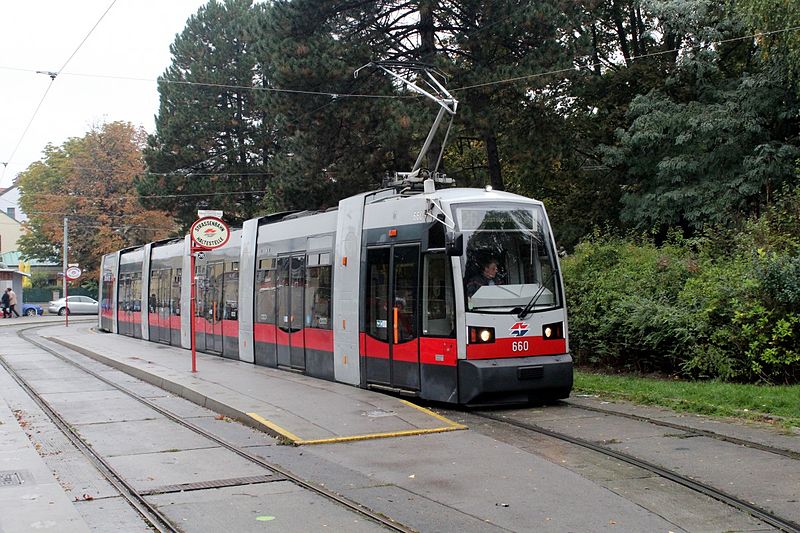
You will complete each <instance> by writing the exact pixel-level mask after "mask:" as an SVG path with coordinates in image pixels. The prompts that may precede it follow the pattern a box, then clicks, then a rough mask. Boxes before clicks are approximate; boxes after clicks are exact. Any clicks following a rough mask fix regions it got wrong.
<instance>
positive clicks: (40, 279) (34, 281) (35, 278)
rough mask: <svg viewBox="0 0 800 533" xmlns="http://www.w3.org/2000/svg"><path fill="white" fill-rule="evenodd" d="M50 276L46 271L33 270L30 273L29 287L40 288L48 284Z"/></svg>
mask: <svg viewBox="0 0 800 533" xmlns="http://www.w3.org/2000/svg"><path fill="white" fill-rule="evenodd" d="M50 278H51V276H50V275H48V274H47V273H46V272H34V273H32V274H31V287H33V288H34V289H42V288H46V287H49V286H50Z"/></svg>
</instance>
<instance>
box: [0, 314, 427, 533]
mask: <svg viewBox="0 0 800 533" xmlns="http://www.w3.org/2000/svg"><path fill="white" fill-rule="evenodd" d="M40 327H43V326H33V327H28V328H23V329H20V330H18V332H17V334H18V336H19V337H21V338H22V339H24V340H25V341H26V342H28V343H30V344H31V345H33V346H35V347H36V348H38V349H39V350H42V351H44V352H46V353H47V354H49V355H51V356H53V357H54V358H56V359H57V360H58V361H61V362H63V363H65V364H67V365H69V366H70V367H71V368H74V369H77V370H79V371H80V372H81V373H83V374H85V375H86V376H91V378H93V379H95V380H98V381H100V382H102V383H103V384H104V385H106V386H110V387H112V388H113V390H115V391H119V392H121V393H122V394H124V395H126V396H127V397H129V398H132V399H134V400H136V401H137V402H139V403H141V404H143V405H144V406H146V407H147V408H148V409H150V410H152V412H153V417H163V418H165V419H167V420H169V422H170V423H172V424H174V425H176V426H180V427H181V428H185V429H187V430H189V431H191V432H193V433H194V434H195V435H198V436H200V437H202V439H206V440H207V441H208V442H209V446H214V447H220V448H222V449H224V450H227V451H228V452H230V453H231V454H235V455H236V456H237V457H239V458H241V459H243V460H245V461H247V462H249V463H251V464H252V465H256V466H257V467H258V468H260V469H263V475H260V476H259V475H256V476H248V477H246V478H244V477H242V478H239V479H237V478H233V479H227V480H215V481H214V482H212V483H202V482H201V483H194V484H181V485H174V486H164V487H160V488H159V489H158V490H142V489H137V488H136V487H135V486H134V484H133V483H130V482H128V481H126V479H125V476H124V475H123V474H121V473H120V472H119V471H117V469H115V468H114V467H113V466H112V464H111V463H110V462H109V461H108V460H107V458H106V457H104V456H103V455H102V454H100V453H99V452H98V451H97V450H96V449H95V447H94V446H92V444H91V442H88V441H87V440H86V439H85V438H84V437H83V436H82V435H81V434H80V432H79V431H78V430H77V429H76V427H75V424H73V423H71V422H70V421H69V420H68V419H67V418H65V417H64V416H62V414H60V413H59V412H58V409H57V408H56V407H54V406H53V405H51V404H50V402H48V401H47V400H46V399H45V398H44V397H43V396H44V395H42V394H40V393H39V392H37V390H36V388H35V386H32V385H31V384H30V383H29V382H28V380H26V379H25V378H24V377H23V376H22V375H21V373H20V372H18V371H17V370H16V369H15V368H14V366H13V364H10V363H9V362H8V361H6V360H5V358H4V357H3V356H0V366H2V367H3V368H4V369H5V370H6V372H8V374H9V375H10V376H11V377H12V378H13V379H14V381H16V383H17V384H18V385H19V386H20V387H21V388H22V389H23V390H24V391H25V392H26V393H27V394H28V395H29V396H30V398H31V399H32V400H33V401H34V402H35V403H36V405H37V406H38V407H39V408H40V409H42V411H44V413H45V414H46V415H47V417H48V418H49V419H50V420H51V421H52V422H53V424H55V426H56V427H57V428H58V430H59V431H60V432H62V433H63V434H64V435H65V436H66V437H67V439H68V440H69V441H70V442H71V443H72V444H73V445H74V446H75V448H77V449H78V450H79V451H80V452H81V454H83V455H84V456H85V457H86V458H87V459H88V460H89V461H90V462H91V463H92V464H93V465H94V466H95V467H96V468H97V470H98V471H99V472H100V473H101V474H102V475H103V477H105V479H107V480H108V481H109V483H111V485H112V486H113V487H114V488H115V489H116V490H117V491H118V493H119V494H120V495H121V496H122V497H123V498H125V500H126V501H127V502H128V503H129V504H130V505H131V507H133V508H134V509H135V510H136V512H137V513H138V514H139V515H140V516H141V517H142V519H143V520H144V521H145V522H146V523H147V524H148V527H151V528H153V529H154V530H156V531H159V532H173V531H176V532H177V531H186V529H185V526H183V525H181V526H180V527H179V526H178V525H176V524H175V523H173V521H171V520H170V519H169V518H168V517H167V516H165V514H164V513H162V512H161V511H160V510H159V509H158V507H157V506H155V505H153V504H152V503H151V502H150V501H148V497H151V496H154V495H158V494H165V493H169V492H183V491H189V490H203V489H208V488H219V487H235V486H238V485H242V486H244V485H252V484H254V483H272V482H276V481H288V482H291V483H293V484H294V485H296V486H298V487H300V488H301V489H303V490H305V491H308V492H310V493H313V494H314V495H316V496H318V497H320V498H323V499H324V500H326V501H328V502H330V503H331V504H333V505H335V506H338V507H340V508H342V509H345V510H347V511H348V512H350V513H353V514H354V515H356V516H358V517H361V518H362V519H366V521H368V522H369V523H372V524H373V526H374V527H372V528H369V529H376V528H377V529H385V530H390V531H397V532H404V533H411V532H413V531H414V530H413V529H411V528H409V527H406V526H405V525H403V524H400V523H398V522H396V521H394V520H392V519H391V518H389V517H386V516H384V515H382V514H380V513H376V512H373V511H372V510H370V509H369V508H367V507H365V506H363V505H361V504H359V503H358V502H355V501H352V500H350V499H348V498H346V497H344V496H342V495H340V494H337V493H335V492H333V491H331V490H329V489H327V488H325V487H323V486H319V485H317V484H316V483H314V482H312V481H309V480H306V479H303V478H301V477H299V476H297V475H295V474H293V473H292V472H291V471H289V470H288V469H286V468H284V467H282V466H280V465H277V464H274V463H272V462H269V461H266V460H264V459H263V458H262V457H260V456H258V455H256V454H254V453H252V452H250V451H249V450H247V449H244V448H242V447H239V446H236V445H234V444H231V443H229V442H227V441H226V440H224V439H223V438H220V437H219V436H217V435H215V434H213V433H212V432H210V431H208V430H206V429H204V428H202V427H200V426H198V425H197V424H193V423H192V422H189V421H187V420H185V419H184V418H182V417H181V416H179V415H178V414H176V413H174V412H171V411H170V410H168V409H165V408H164V407H162V406H160V405H157V404H156V403H154V402H153V401H151V400H149V399H148V398H145V397H143V396H141V395H140V394H137V393H136V392H134V391H133V390H130V389H128V388H126V387H124V386H122V385H120V384H119V383H116V382H115V381H114V380H112V379H108V378H107V377H105V376H103V375H101V374H100V373H98V372H95V371H93V370H91V369H90V368H87V367H85V366H83V365H81V364H80V363H78V362H76V361H74V360H73V359H71V358H70V357H66V356H64V355H62V354H61V353H59V351H57V350H56V349H54V348H52V347H50V346H48V345H47V344H46V343H44V342H41V341H39V340H37V339H34V338H32V337H31V336H30V335H29V332H31V331H32V330H35V329H38V328H40ZM59 350H62V351H63V347H59ZM81 357H82V356H81Z"/></svg>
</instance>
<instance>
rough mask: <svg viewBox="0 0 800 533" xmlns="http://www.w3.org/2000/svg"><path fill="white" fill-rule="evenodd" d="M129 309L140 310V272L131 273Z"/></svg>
mask: <svg viewBox="0 0 800 533" xmlns="http://www.w3.org/2000/svg"><path fill="white" fill-rule="evenodd" d="M130 296H131V311H141V310H142V273H141V272H134V273H133V274H131V295H130Z"/></svg>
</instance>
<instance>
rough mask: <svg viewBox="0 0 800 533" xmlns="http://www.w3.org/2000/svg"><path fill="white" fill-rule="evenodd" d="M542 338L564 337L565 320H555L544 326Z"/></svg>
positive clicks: (547, 339) (548, 339)
mask: <svg viewBox="0 0 800 533" xmlns="http://www.w3.org/2000/svg"><path fill="white" fill-rule="evenodd" d="M542 338H544V340H546V341H550V340H554V339H563V338H564V324H563V322H553V323H552V324H545V325H544V326H542Z"/></svg>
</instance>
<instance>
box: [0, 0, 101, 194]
mask: <svg viewBox="0 0 800 533" xmlns="http://www.w3.org/2000/svg"><path fill="white" fill-rule="evenodd" d="M116 3H117V0H112V1H111V4H109V6H108V8H106V10H105V11H104V12H103V14H102V15H100V18H99V19H97V22H95V24H94V26H92V29H90V30H89V33H87V34H86V36H85V37H84V38H83V40H82V41H81V42H80V43H79V44H78V46H77V47H76V48H75V50H74V51H73V52H72V54H70V56H69V57H68V58H67V60H66V61H65V62H64V64H63V65H61V68H60V69H59V70H58V72H43V71H40V70H35V71H34V72H35V73H37V74H47V75H48V76H50V83H49V84H48V85H47V89H45V91H44V94H43V95H42V99H41V100H39V105H37V106H36V109H35V110H34V111H33V115H31V119H30V120H29V121H28V125H27V126H25V129H24V130H23V131H22V135H20V137H19V140H18V141H17V144H16V146H14V150H13V151H12V152H11V155H10V156H9V157H8V159H7V160H6V161H4V162H3V172H2V174H0V181H1V180H2V179H3V178H5V175H6V169H7V168H8V164H9V163H10V162H11V161H13V159H14V156H15V155H16V154H17V150H18V149H19V147H20V145H21V144H22V141H23V140H24V139H25V136H26V135H27V133H28V130H29V129H30V128H31V124H33V121H34V120H35V119H36V115H38V114H39V110H40V109H41V107H42V104H43V103H44V100H45V98H46V97H47V93H49V92H50V89H51V88H52V87H53V82H54V81H55V80H56V78H57V77H58V75H59V74H61V71H63V70H64V69H65V68H66V66H67V65H68V64H69V62H70V61H72V58H73V57H75V54H77V53H78V51H79V50H80V49H81V48H82V47H83V45H84V43H85V42H86V41H87V40H88V39H89V36H90V35H91V34H92V33H93V32H94V30H95V29H96V28H97V26H98V25H99V24H100V22H101V21H102V20H103V19H104V18H105V16H106V14H108V12H109V11H110V10H111V8H112V7H113V6H114V4H116ZM14 70H21V69H14Z"/></svg>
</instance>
